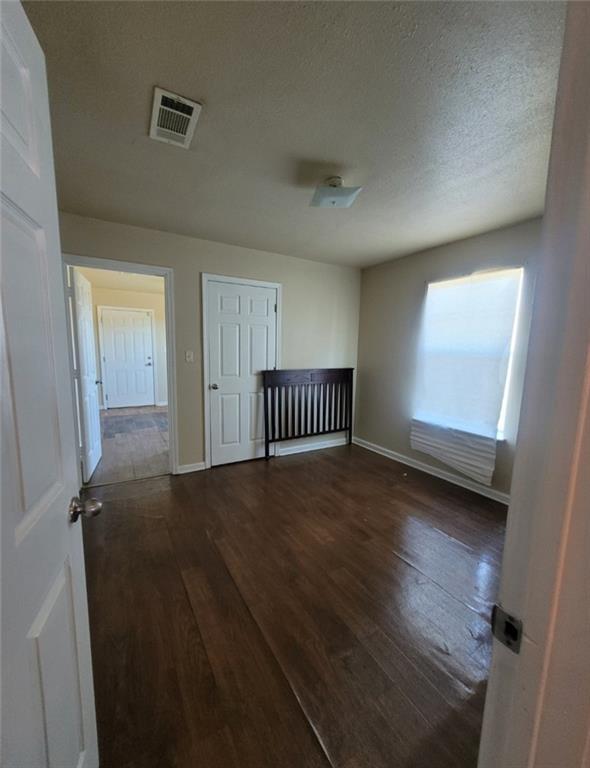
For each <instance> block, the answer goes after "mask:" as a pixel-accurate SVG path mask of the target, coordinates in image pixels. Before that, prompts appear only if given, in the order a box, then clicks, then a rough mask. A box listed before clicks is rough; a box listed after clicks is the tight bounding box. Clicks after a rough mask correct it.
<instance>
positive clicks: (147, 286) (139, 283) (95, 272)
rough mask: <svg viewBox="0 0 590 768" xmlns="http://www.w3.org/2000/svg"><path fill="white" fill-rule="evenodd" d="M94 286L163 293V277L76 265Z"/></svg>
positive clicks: (116, 289)
mask: <svg viewBox="0 0 590 768" xmlns="http://www.w3.org/2000/svg"><path fill="white" fill-rule="evenodd" d="M76 269H77V270H78V271H79V272H81V273H82V274H83V275H84V276H85V277H86V278H88V280H90V282H91V283H92V285H93V286H94V287H96V288H109V289H111V290H114V291H138V292H139V293H161V294H163V293H164V278H163V277H158V276H157V275H140V274H137V273H135V272H115V271H114V270H112V269H92V268H91V267H76Z"/></svg>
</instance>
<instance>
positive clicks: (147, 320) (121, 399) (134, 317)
mask: <svg viewBox="0 0 590 768" xmlns="http://www.w3.org/2000/svg"><path fill="white" fill-rule="evenodd" d="M100 317H101V332H102V361H103V382H104V393H105V398H106V403H105V404H106V406H107V408H123V407H131V406H140V405H154V404H155V402H156V401H155V396H154V393H155V387H154V352H153V346H152V313H151V312H149V311H148V310H145V309H112V308H109V307H101V308H100Z"/></svg>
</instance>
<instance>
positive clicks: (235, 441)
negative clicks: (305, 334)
mask: <svg viewBox="0 0 590 768" xmlns="http://www.w3.org/2000/svg"><path fill="white" fill-rule="evenodd" d="M276 307H277V289H276V288H270V287H268V288H267V287H262V286H258V285H250V284H243V285H242V284H239V283H227V282H215V281H209V282H208V283H207V315H208V316H207V333H208V347H209V391H210V428H211V463H212V464H213V465H216V464H228V463H230V462H233V461H244V460H246V459H255V458H260V457H262V456H264V422H263V418H264V401H263V395H262V375H261V374H260V372H261V371H263V370H270V369H271V368H274V367H275V365H276V348H277V344H276V342H277V313H276Z"/></svg>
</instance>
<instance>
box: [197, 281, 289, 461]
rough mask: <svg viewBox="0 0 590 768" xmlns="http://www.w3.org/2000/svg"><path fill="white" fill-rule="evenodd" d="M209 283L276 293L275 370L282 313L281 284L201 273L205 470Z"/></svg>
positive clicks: (207, 455) (207, 457)
mask: <svg viewBox="0 0 590 768" xmlns="http://www.w3.org/2000/svg"><path fill="white" fill-rule="evenodd" d="M210 283H233V284H234V285H252V286H256V287H258V288H271V289H273V290H276V292H277V312H276V316H277V319H276V334H275V344H276V350H275V356H276V361H277V368H280V367H281V336H282V333H281V328H282V313H283V284H282V283H273V282H269V281H268V280H252V279H250V278H246V277H233V276H231V275H214V274H211V273H210V272H202V273H201V330H202V333H201V342H202V349H201V360H202V363H203V365H202V368H203V381H202V385H203V425H204V430H203V433H204V436H205V468H206V469H210V468H211V466H212V464H211V398H210V396H209V324H208V321H207V317H208V311H207V310H208V289H209V284H210ZM275 445H276V444H275Z"/></svg>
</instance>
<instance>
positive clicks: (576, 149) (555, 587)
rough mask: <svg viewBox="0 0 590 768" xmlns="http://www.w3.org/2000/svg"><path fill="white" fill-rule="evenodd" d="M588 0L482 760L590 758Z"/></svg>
mask: <svg viewBox="0 0 590 768" xmlns="http://www.w3.org/2000/svg"><path fill="white" fill-rule="evenodd" d="M589 42H590V3H568V10H567V17H566V27H565V36H564V49H563V53H562V59H561V69H560V74H559V85H558V89H557V99H556V114H555V121H554V125H553V138H552V142H551V159H550V163H549V177H548V182H547V195H546V204H545V214H544V216H543V235H542V240H541V247H540V249H539V258H538V262H537V277H536V289H535V303H534V307H533V315H532V318H531V333H530V341H529V348H528V357H527V369H526V377H525V384H524V393H523V405H522V412H521V416H520V426H519V433H518V442H517V446H516V456H515V462H514V473H513V479H512V488H511V494H510V507H509V510H508V528H507V532H506V544H505V547H504V559H503V565H502V581H501V584H500V594H499V601H500V603H501V605H502V606H503V607H504V608H505V610H506V611H507V612H508V613H510V614H512V615H514V616H516V617H518V618H519V619H521V620H522V643H521V646H520V652H519V653H518V654H516V653H513V652H512V651H511V650H509V649H508V648H506V647H505V646H504V645H502V644H500V643H499V642H498V641H497V640H495V641H494V653H493V657H492V668H491V673H490V680H489V684H488V688H487V696H486V706H485V714H484V723H483V730H482V741H481V748H480V756H479V764H478V765H479V766H480V768H496V767H497V766H507V767H508V766H515V767H516V766H518V767H519V768H520V766H526V768H558V766H559V768H588V767H589V766H590V557H589V554H590V302H589V301H588V297H589V296H590V217H589V211H590V55H589V53H590V46H589Z"/></svg>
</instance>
